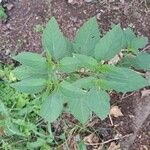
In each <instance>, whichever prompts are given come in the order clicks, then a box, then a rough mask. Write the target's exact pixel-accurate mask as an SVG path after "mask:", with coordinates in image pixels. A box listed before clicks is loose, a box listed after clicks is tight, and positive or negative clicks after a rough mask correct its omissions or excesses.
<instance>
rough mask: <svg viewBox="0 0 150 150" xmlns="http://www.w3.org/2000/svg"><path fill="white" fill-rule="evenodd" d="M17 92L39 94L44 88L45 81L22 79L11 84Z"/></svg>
mask: <svg viewBox="0 0 150 150" xmlns="http://www.w3.org/2000/svg"><path fill="white" fill-rule="evenodd" d="M11 86H12V87H13V88H15V89H16V90H17V91H20V92H25V93H30V94H33V93H39V92H41V91H42V90H43V89H44V88H45V87H46V80H44V79H24V80H22V81H20V82H16V83H13V84H11Z"/></svg>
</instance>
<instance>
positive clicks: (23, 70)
mask: <svg viewBox="0 0 150 150" xmlns="http://www.w3.org/2000/svg"><path fill="white" fill-rule="evenodd" d="M12 73H14V74H15V76H16V77H17V79H19V80H22V79H26V78H44V79H47V78H48V72H47V70H45V71H44V72H43V71H40V70H37V69H36V70H35V69H33V68H31V67H27V66H19V67H16V68H15V69H14V70H13V71H12Z"/></svg>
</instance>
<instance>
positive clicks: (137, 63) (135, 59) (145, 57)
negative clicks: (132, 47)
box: [120, 52, 150, 71]
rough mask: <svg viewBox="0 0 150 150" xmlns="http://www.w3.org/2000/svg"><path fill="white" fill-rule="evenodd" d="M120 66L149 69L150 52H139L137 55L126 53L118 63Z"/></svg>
mask: <svg viewBox="0 0 150 150" xmlns="http://www.w3.org/2000/svg"><path fill="white" fill-rule="evenodd" d="M120 66H125V67H130V66H132V67H134V68H135V69H142V70H148V71H150V54H148V53H145V52H141V53H138V54H137V56H133V55H127V56H126V57H125V58H123V60H122V61H121V63H120Z"/></svg>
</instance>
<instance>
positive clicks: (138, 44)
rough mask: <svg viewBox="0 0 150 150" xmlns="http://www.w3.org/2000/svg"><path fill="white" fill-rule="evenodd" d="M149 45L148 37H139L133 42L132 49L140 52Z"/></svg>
mask: <svg viewBox="0 0 150 150" xmlns="http://www.w3.org/2000/svg"><path fill="white" fill-rule="evenodd" d="M147 44H148V38H147V37H137V38H134V39H133V40H132V41H131V49H133V50H138V49H141V48H144V47H145V46H146V45H147Z"/></svg>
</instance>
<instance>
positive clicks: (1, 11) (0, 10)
mask: <svg viewBox="0 0 150 150" xmlns="http://www.w3.org/2000/svg"><path fill="white" fill-rule="evenodd" d="M6 18H7V15H6V13H5V9H4V8H3V6H1V5H0V19H6Z"/></svg>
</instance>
